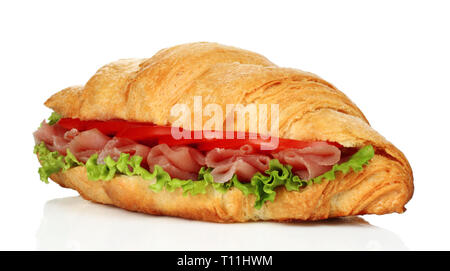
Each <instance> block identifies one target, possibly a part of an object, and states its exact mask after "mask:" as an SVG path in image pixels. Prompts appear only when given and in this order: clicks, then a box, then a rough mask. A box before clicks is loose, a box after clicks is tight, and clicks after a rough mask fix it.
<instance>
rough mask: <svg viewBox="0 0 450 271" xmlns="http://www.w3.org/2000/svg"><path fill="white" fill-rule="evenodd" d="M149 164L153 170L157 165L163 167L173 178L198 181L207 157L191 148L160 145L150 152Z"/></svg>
mask: <svg viewBox="0 0 450 271" xmlns="http://www.w3.org/2000/svg"><path fill="white" fill-rule="evenodd" d="M147 163H148V165H149V167H150V169H151V170H154V166H155V165H159V166H161V167H162V168H163V169H164V170H165V171H167V173H169V175H170V176H171V177H173V178H179V179H184V180H188V179H191V180H196V179H197V173H198V171H199V170H200V168H201V167H202V166H204V165H205V156H204V155H203V154H202V153H201V152H199V151H198V150H196V149H194V148H191V147H187V146H175V147H169V146H168V145H167V144H159V145H156V146H155V147H153V148H152V149H151V150H150V152H149V154H148V156H147Z"/></svg>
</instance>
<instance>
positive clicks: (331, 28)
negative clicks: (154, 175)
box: [0, 1, 450, 250]
mask: <svg viewBox="0 0 450 271" xmlns="http://www.w3.org/2000/svg"><path fill="white" fill-rule="evenodd" d="M449 14H450V5H449V4H448V1H421V2H417V1H311V2H303V3H302V2H299V1H272V2H266V1H245V3H244V1H222V2H218V1H184V2H181V1H180V2H174V1H164V4H163V3H162V1H161V3H159V4H156V3H150V1H123V2H118V1H86V2H84V1H73V2H71V3H70V2H68V1H29V2H24V1H8V2H7V1H1V4H0V30H1V31H0V76H1V79H0V80H1V81H0V82H1V91H0V93H1V98H0V103H1V107H0V110H1V114H0V116H1V118H2V132H1V141H0V142H1V146H2V148H1V154H0V159H1V160H0V165H1V172H2V175H1V176H2V178H1V186H0V208H1V209H0V249H3V250H11V249H14V250H33V249H149V250H152V249H153V250H154V249H156V250H157V249H167V250H171V249H186V250H189V249H197V250H198V249H200V250H201V249H230V250H240V249H244V250H247V249H248V250H257V249H261V250H266V249H273V250H283V249H286V250H289V249H319V250H320V249H410V250H430V249H433V250H434V249H439V250H442V249H444V250H448V249H450V234H449V231H448V229H449V228H450V218H449V208H448V205H449V190H450V177H449V176H450V174H449V168H450V166H449V160H450V159H449V153H450V148H449V145H450V144H449V143H450V142H449V136H450V134H449V130H450V129H449V121H448V117H449V115H450V114H449V113H450V109H449V107H450V104H449V97H450V96H449V91H450V84H449V79H450V53H449V49H450V16H449ZM194 41H215V42H220V43H223V44H227V45H233V46H237V47H241V48H244V49H248V50H252V51H255V52H258V53H261V54H263V55H265V56H266V57H268V58H269V59H270V60H271V61H273V62H274V63H276V64H278V65H279V66H285V67H294V68H299V69H302V70H306V71H310V72H313V73H316V74H318V75H320V76H321V77H322V78H324V79H326V80H327V81H329V82H331V83H333V84H334V85H335V86H337V87H338V88H339V89H340V90H342V91H343V92H344V93H346V94H347V95H348V96H349V97H350V98H351V99H352V100H353V101H354V102H355V103H356V104H357V105H358V106H359V107H360V108H361V110H362V111H363V112H364V113H365V115H366V117H367V118H368V120H369V121H370V123H371V124H372V126H373V127H374V128H375V129H376V130H378V131H379V132H380V133H381V134H383V135H384V136H385V137H386V138H387V139H389V140H390V141H391V142H393V143H394V144H395V145H396V146H397V147H398V148H399V149H401V150H402V151H403V152H404V153H405V155H406V156H407V157H408V159H409V161H410V163H411V166H412V168H413V171H414V177H415V193H414V196H413V198H412V200H411V201H410V202H409V203H408V204H407V206H406V207H407V209H408V210H407V212H406V213H404V214H401V215H398V214H391V215H384V216H364V217H363V219H364V220H361V219H351V220H337V221H336V220H332V221H325V222H320V223H296V224H276V223H246V224H233V225H228V224H225V225H221V224H213V223H204V222H196V221H187V220H182V219H177V218H164V217H152V216H147V215H141V214H135V213H130V212H127V211H123V210H120V209H117V208H112V207H105V206H100V205H95V204H91V203H88V202H86V201H83V200H82V199H80V198H78V197H75V196H76V195H77V194H76V193H75V192H74V191H71V190H66V189H62V188H60V187H59V186H57V185H56V184H54V183H51V184H48V185H46V184H44V183H42V182H41V181H40V180H39V176H38V174H37V172H36V171H37V168H38V163H37V160H36V157H35V156H34V155H33V154H32V149H33V145H34V142H33V138H32V135H31V134H32V132H33V131H34V129H35V128H37V127H38V126H39V123H40V121H42V120H43V119H44V118H47V117H48V116H49V114H50V112H51V111H50V110H49V109H47V108H45V107H44V105H43V102H44V101H45V100H46V99H47V98H48V97H49V96H50V95H51V94H53V93H55V92H57V91H59V90H60V89H62V88H65V87H67V86H70V85H75V84H84V83H85V82H86V81H87V80H88V79H89V77H90V76H92V75H93V73H94V72H95V71H96V70H97V69H98V68H99V67H100V66H102V65H104V64H106V63H108V62H110V61H114V60H117V59H120V58H129V57H151V56H152V55H153V54H154V53H155V52H156V51H158V50H159V49H162V48H165V47H169V46H173V45H177V44H180V43H186V42H194ZM74 197H75V198H74Z"/></svg>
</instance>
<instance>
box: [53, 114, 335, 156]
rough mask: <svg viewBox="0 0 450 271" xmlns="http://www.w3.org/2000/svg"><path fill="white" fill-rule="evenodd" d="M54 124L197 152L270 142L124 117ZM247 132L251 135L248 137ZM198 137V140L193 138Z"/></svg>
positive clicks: (282, 143)
mask: <svg viewBox="0 0 450 271" xmlns="http://www.w3.org/2000/svg"><path fill="white" fill-rule="evenodd" d="M58 124H59V125H61V126H62V127H64V128H66V129H69V130H70V129H72V128H75V129H77V130H79V131H86V130H90V129H94V128H96V129H98V130H99V131H101V132H102V133H104V134H105V135H108V136H117V137H123V138H128V139H131V140H134V141H136V142H139V143H142V144H146V145H149V146H154V145H156V144H167V145H169V146H178V145H195V146H196V148H197V149H198V150H200V151H209V150H212V149H214V148H228V149H237V148H240V147H241V146H243V145H246V144H250V145H252V146H253V147H255V148H256V149H258V150H260V151H264V150H262V149H261V146H262V145H263V144H266V146H267V144H269V143H271V141H270V139H262V138H261V137H260V136H258V135H254V134H250V133H245V134H244V137H245V138H244V139H240V138H238V137H237V132H233V136H232V139H227V138H226V133H225V132H223V134H222V137H223V139H217V138H212V139H208V138H206V137H205V136H204V134H203V132H202V131H188V133H190V138H191V139H185V138H181V139H175V138H174V137H173V136H172V133H171V132H172V127H171V126H158V125H154V124H152V123H140V122H130V121H125V120H108V121H100V120H87V121H82V120H80V119H71V118H62V119H60V120H59V122H58ZM198 133H200V134H198ZM200 135H201V136H200ZM251 135H253V136H254V137H252V138H251ZM199 136H200V137H201V139H196V138H198V137H199ZM328 143H329V144H332V145H334V146H336V147H338V148H342V145H340V144H339V143H335V142H328ZM310 144H311V142H307V141H299V140H293V139H283V138H279V141H278V146H275V147H276V148H275V149H273V150H267V151H269V152H273V151H275V150H283V149H288V148H295V149H302V148H305V147H307V146H309V145H310Z"/></svg>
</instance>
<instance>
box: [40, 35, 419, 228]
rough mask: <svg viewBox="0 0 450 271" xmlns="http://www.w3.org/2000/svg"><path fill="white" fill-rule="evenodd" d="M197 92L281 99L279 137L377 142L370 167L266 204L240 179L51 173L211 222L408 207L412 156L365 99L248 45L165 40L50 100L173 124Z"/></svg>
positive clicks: (86, 188) (255, 100) (148, 209)
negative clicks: (226, 182)
mask: <svg viewBox="0 0 450 271" xmlns="http://www.w3.org/2000/svg"><path fill="white" fill-rule="evenodd" d="M196 96H200V97H202V105H203V106H205V105H207V104H218V105H219V106H221V107H222V108H223V109H224V111H225V108H226V105H227V104H242V105H248V104H278V105H279V115H278V120H279V137H280V138H282V139H290V140H296V141H301V142H315V141H317V142H335V143H336V144H339V145H340V147H341V148H345V149H353V150H358V149H361V148H363V147H364V146H368V145H370V146H372V147H373V151H374V155H373V157H372V158H371V159H370V161H369V162H368V163H367V164H365V165H364V168H363V170H359V171H357V170H349V171H348V172H346V173H343V172H337V173H336V175H335V179H334V180H326V179H324V181H322V182H317V183H313V184H310V185H307V186H304V187H301V188H300V189H298V191H288V189H287V188H286V187H284V186H280V187H277V188H276V190H275V191H276V196H275V198H274V200H272V201H271V200H268V201H265V202H264V203H263V204H262V205H261V206H260V208H255V207H254V205H255V201H256V200H257V197H258V196H257V195H255V194H251V193H250V194H247V195H246V193H243V191H242V190H240V189H238V188H237V187H234V186H233V187H229V188H228V190H227V191H226V192H225V193H223V192H220V191H218V190H217V189H214V188H213V187H212V186H208V187H206V189H205V191H204V192H203V193H198V194H195V195H193V194H189V193H187V194H186V193H183V190H182V189H181V188H180V187H179V188H176V189H172V190H170V189H162V190H161V191H159V192H155V191H153V190H151V189H149V186H150V185H152V183H154V180H152V179H149V178H143V177H142V176H137V175H126V174H117V173H116V174H113V176H112V177H111V178H110V179H109V180H101V179H100V180H96V181H93V180H90V179H89V178H88V177H89V176H88V175H89V174H88V172H87V169H86V168H87V167H88V166H87V165H88V163H89V161H88V162H86V166H85V165H82V164H81V163H78V162H77V164H74V165H72V166H71V167H69V168H66V169H64V170H60V171H58V172H54V173H52V174H51V175H50V178H51V179H52V180H53V181H54V182H56V183H58V184H59V185H61V186H62V187H67V188H71V189H75V190H76V191H78V192H79V193H80V195H81V196H82V197H83V198H85V199H87V200H90V201H93V202H97V203H102V204H109V205H115V206H118V207H120V208H123V209H126V210H130V211H137V212H142V213H147V214H153V215H166V216H177V217H183V218H187V219H196V220H204V221H213V222H245V221H256V220H274V221H290V220H320V219H327V218H333V217H341V216H353V215H363V214H378V215H381V214H387V213H392V212H397V213H403V212H404V211H405V210H406V209H405V207H404V206H405V204H406V203H407V202H408V201H409V200H410V199H411V197H412V195H413V190H414V187H413V175H412V170H411V167H410V165H409V163H408V160H407V159H406V158H405V156H404V155H403V153H402V152H401V151H400V150H398V149H397V148H396V147H395V146H394V145H392V144H391V143H390V142H389V141H387V140H386V139H385V138H384V137H383V136H381V135H380V134H379V133H378V132H376V131H375V130H374V129H373V128H372V127H371V126H370V124H369V122H368V121H367V119H366V118H365V116H364V115H363V113H362V112H361V111H360V110H359V108H358V107H357V106H356V105H355V104H354V103H353V102H352V101H351V100H350V99H349V98H348V97H347V96H346V95H345V94H344V93H342V92H341V91H339V90H338V89H336V88H335V87H334V86H333V85H332V84H330V83H328V82H327V81H325V80H323V79H321V78H320V77H318V76H316V75H314V74H312V73H308V72H304V71H301V70H297V69H291V68H282V67H278V66H276V65H275V64H274V63H272V62H270V61H269V60H268V59H267V58H265V57H264V56H261V55H259V54H256V53H253V52H250V51H246V50H242V49H239V48H234V47H230V46H224V45H221V44H217V43H206V42H200V43H190V44H183V45H178V46H175V47H171V48H167V49H163V50H161V51H159V52H157V53H156V54H155V55H154V56H153V57H151V58H148V59H124V60H119V61H116V62H112V63H110V64H108V65H106V66H103V67H102V68H100V69H99V70H98V71H97V72H96V74H95V75H94V76H93V77H92V78H91V79H90V80H89V81H88V82H87V83H86V84H85V85H84V86H73V87H69V88H66V89H63V90H61V91H60V92H58V93H56V94H54V95H53V96H52V97H51V98H49V99H48V100H47V101H46V102H45V105H46V106H47V107H49V108H51V109H53V110H54V111H55V112H56V113H58V114H59V115H60V116H62V118H66V119H78V120H80V121H81V122H83V121H92V120H95V121H111V120H125V121H127V122H137V123H151V124H152V125H157V126H170V125H172V124H173V123H174V122H175V121H176V119H175V117H174V116H173V115H172V114H171V108H172V107H173V106H174V105H176V104H186V105H188V106H193V103H194V99H193V97H196ZM206 121H207V119H203V120H202V123H203V124H205V123H206ZM224 129H225V128H224ZM246 129H247V128H246ZM66 135H67V134H66ZM38 156H39V159H40V160H41V153H38ZM105 161H106V160H105ZM41 162H42V161H41ZM149 172H150V170H149Z"/></svg>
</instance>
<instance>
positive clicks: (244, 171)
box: [206, 145, 270, 183]
mask: <svg viewBox="0 0 450 271" xmlns="http://www.w3.org/2000/svg"><path fill="white" fill-rule="evenodd" d="M269 161H270V157H269V156H267V155H262V154H257V153H255V151H254V149H253V147H252V146H251V145H244V146H242V147H241V148H240V149H238V150H233V149H222V148H215V149H213V150H211V151H209V152H208V153H207V154H206V165H207V166H208V167H212V168H214V169H213V170H212V171H211V175H212V176H213V178H214V181H215V182H218V183H224V182H227V181H229V180H230V179H231V178H232V177H233V175H234V174H236V176H237V177H238V179H239V180H240V181H249V180H250V179H251V178H252V177H253V175H254V174H255V173H256V172H264V171H265V170H267V169H269Z"/></svg>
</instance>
